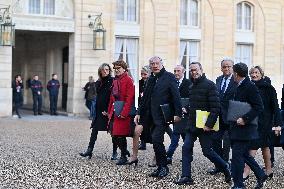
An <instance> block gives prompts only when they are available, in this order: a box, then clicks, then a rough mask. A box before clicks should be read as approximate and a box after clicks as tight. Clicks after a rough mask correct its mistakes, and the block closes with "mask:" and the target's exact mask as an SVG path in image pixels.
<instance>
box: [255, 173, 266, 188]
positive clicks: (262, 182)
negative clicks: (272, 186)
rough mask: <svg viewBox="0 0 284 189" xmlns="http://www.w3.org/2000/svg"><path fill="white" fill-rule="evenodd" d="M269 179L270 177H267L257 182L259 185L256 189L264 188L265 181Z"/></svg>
mask: <svg viewBox="0 0 284 189" xmlns="http://www.w3.org/2000/svg"><path fill="white" fill-rule="evenodd" d="M267 178H268V176H267V175H265V176H264V177H263V178H261V179H258V180H257V185H256V186H255V189H261V188H262V187H263V186H264V184H265V181H266V180H267Z"/></svg>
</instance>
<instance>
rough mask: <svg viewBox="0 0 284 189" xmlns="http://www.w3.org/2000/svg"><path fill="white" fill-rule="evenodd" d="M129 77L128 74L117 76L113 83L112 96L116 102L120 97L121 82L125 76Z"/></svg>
mask: <svg viewBox="0 0 284 189" xmlns="http://www.w3.org/2000/svg"><path fill="white" fill-rule="evenodd" d="M126 75H127V72H124V73H123V74H121V75H119V76H115V78H114V80H113V83H112V95H113V96H114V98H115V100H118V99H119V97H120V80H121V78H123V77H124V76H126Z"/></svg>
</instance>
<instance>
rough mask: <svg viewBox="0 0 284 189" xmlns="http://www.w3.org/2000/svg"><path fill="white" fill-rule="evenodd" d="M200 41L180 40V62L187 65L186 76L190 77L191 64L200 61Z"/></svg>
mask: <svg viewBox="0 0 284 189" xmlns="http://www.w3.org/2000/svg"><path fill="white" fill-rule="evenodd" d="M199 43H200V42H199V41H193V40H181V41H180V57H179V59H180V64H181V65H183V66H184V67H185V70H186V78H189V71H188V69H189V64H190V63H191V62H198V61H199V59H200V58H199Z"/></svg>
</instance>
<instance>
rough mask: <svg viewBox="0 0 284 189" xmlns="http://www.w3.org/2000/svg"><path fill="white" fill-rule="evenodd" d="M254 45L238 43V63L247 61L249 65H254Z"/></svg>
mask: <svg viewBox="0 0 284 189" xmlns="http://www.w3.org/2000/svg"><path fill="white" fill-rule="evenodd" d="M252 50H253V45H251V44H237V48H236V57H235V59H236V63H239V62H242V63H245V64H246V65H247V66H248V67H251V66H252V52H253V51H252Z"/></svg>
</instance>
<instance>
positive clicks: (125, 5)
mask: <svg viewBox="0 0 284 189" xmlns="http://www.w3.org/2000/svg"><path fill="white" fill-rule="evenodd" d="M137 18H138V1H137V0H117V5H116V20H119V21H124V22H137V20H138V19H137Z"/></svg>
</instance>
